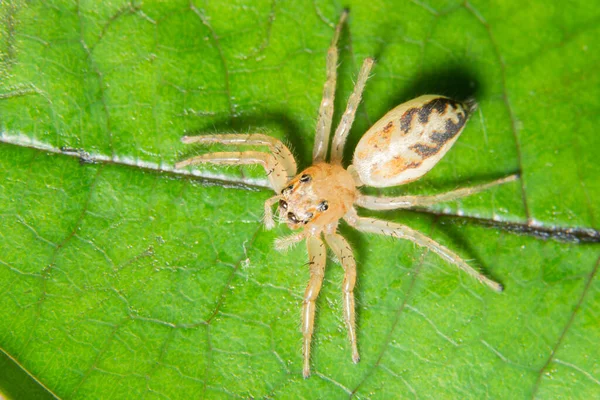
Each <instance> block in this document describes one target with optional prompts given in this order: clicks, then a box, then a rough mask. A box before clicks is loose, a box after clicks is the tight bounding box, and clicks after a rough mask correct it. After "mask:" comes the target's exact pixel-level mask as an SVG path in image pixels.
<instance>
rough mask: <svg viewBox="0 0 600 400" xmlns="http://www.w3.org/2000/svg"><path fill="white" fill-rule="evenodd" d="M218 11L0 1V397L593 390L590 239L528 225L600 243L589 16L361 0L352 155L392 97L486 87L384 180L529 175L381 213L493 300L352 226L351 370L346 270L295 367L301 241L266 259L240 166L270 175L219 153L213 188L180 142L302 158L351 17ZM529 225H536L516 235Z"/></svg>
mask: <svg viewBox="0 0 600 400" xmlns="http://www.w3.org/2000/svg"><path fill="white" fill-rule="evenodd" d="M219 3H221V4H216V3H213V2H193V3H189V2H182V1H170V2H160V1H148V2H144V3H137V2H131V3H129V2H124V1H114V2H102V4H100V3H99V2H82V1H79V2H69V1H63V0H60V1H59V0H57V1H49V2H39V1H31V2H25V1H20V0H12V1H8V2H3V3H0V57H1V58H0V134H1V143H0V177H1V178H0V319H1V320H2V324H0V350H2V352H3V353H4V356H3V358H2V361H1V362H2V363H3V365H6V368H5V367H2V370H3V371H7V372H6V373H0V375H1V376H0V390H3V391H5V392H6V394H7V395H8V396H14V397H21V398H22V397H23V396H24V397H36V396H37V395H36V394H35V393H39V391H47V392H48V394H49V395H54V396H57V397H60V398H72V399H76V398H90V397H93V398H126V397H127V398H142V397H143V398H198V397H203V398H221V397H243V398H249V397H252V398H257V397H284V398H287V397H295V398H317V397H318V398H342V397H348V396H350V395H353V396H356V397H357V398H391V397H396V398H397V397H401V398H411V397H415V398H416V397H419V398H436V399H437V398H475V399H479V398H485V397H489V398H551V397H552V398H582V399H584V398H585V399H587V398H594V397H598V396H599V395H600V361H599V360H600V357H598V355H599V354H598V343H600V330H598V319H599V315H598V310H599V309H600V283H599V282H598V276H597V275H598V274H597V271H598V268H599V256H600V248H599V247H598V245H597V244H594V243H591V244H590V243H583V242H580V243H572V242H571V243H565V242H559V241H556V240H546V241H545V240H541V239H540V238H538V237H534V236H533V235H532V233H535V232H538V233H544V234H547V235H550V236H558V235H559V234H561V233H562V234H565V235H567V236H568V235H571V236H572V235H579V236H580V237H594V235H596V236H595V237H596V238H597V235H598V218H599V211H600V203H599V202H598V201H597V199H598V198H599V197H600V180H599V179H598V176H600V164H599V163H598V162H597V160H598V156H599V155H600V154H599V152H598V149H600V136H599V135H597V132H596V130H597V126H598V124H599V122H600V75H599V74H598V73H597V70H598V67H599V66H600V43H599V42H598V41H597V39H596V38H597V37H598V36H599V35H600V24H598V21H599V17H600V10H599V9H598V7H596V6H594V5H593V4H592V2H584V1H580V2H572V3H569V4H567V3H565V2H560V1H533V2H527V3H526V4H524V3H522V2H516V1H508V2H506V1H499V2H485V1H473V2H452V1H427V2H420V1H393V2H383V1H370V2H359V1H353V2H350V3H349V8H350V10H351V13H350V18H349V22H348V24H347V27H346V28H345V29H344V31H343V34H342V41H341V50H340V68H339V70H338V71H339V81H338V91H337V97H336V117H337V118H339V115H340V114H341V112H342V111H343V109H344V107H345V100H346V99H347V97H348V95H349V93H350V92H351V90H352V82H353V79H354V78H355V76H356V73H357V71H358V69H359V67H360V64H361V62H362V60H363V59H364V58H365V57H367V56H375V57H376V59H377V64H376V66H375V68H374V71H373V77H372V78H371V79H370V80H369V82H368V84H367V88H366V91H365V94H364V101H363V104H362V105H361V107H360V108H359V111H358V114H357V118H356V122H355V125H354V128H353V130H352V132H351V135H350V139H349V143H348V149H347V152H346V155H347V157H346V158H347V159H350V158H351V155H352V149H353V148H354V146H355V144H356V143H357V142H358V140H359V139H360V136H361V134H362V132H364V131H365V130H366V129H367V128H368V127H369V126H370V125H372V124H373V123H374V122H375V121H377V119H379V118H380V117H381V116H383V115H384V114H385V113H386V112H387V111H388V110H390V109H391V108H393V107H394V106H395V105H397V104H400V103H401V102H404V101H406V100H409V99H410V98H413V97H416V96H417V95H420V94H423V93H440V94H445V95H450V96H452V97H456V98H466V97H469V96H474V97H476V98H477V100H478V103H479V109H478V111H477V113H476V114H475V115H474V117H473V118H472V119H471V121H470V122H469V124H468V126H467V128H466V129H465V131H464V132H463V134H462V136H461V138H460V139H459V140H458V142H457V143H456V145H455V146H454V148H453V149H452V150H451V151H450V152H449V153H448V155H447V156H446V157H445V158H444V159H443V160H442V161H441V162H440V163H439V164H438V165H437V166H436V167H435V168H434V169H433V170H432V171H431V172H430V173H428V174H427V175H426V176H425V177H424V178H423V179H421V180H419V181H417V182H414V183H411V184H409V185H407V186H404V187H401V188H394V189H390V190H385V191H384V192H385V193H413V194H432V193H437V192H442V191H445V190H451V189H454V188H457V187H460V186H467V185H472V184H476V183H482V182H486V181H489V180H491V179H495V178H498V177H502V176H505V175H509V174H511V173H514V172H519V173H520V174H521V179H520V180H519V181H518V182H514V183H511V184H507V185H504V186H502V187H498V188H494V189H492V190H490V191H488V192H485V193H481V194H477V195H474V196H471V197H469V198H466V199H464V200H460V201H457V202H453V203H448V204H442V205H438V206H435V207H432V208H430V209H426V210H422V211H421V212H385V213H372V214H368V213H364V214H365V215H367V214H368V215H373V216H375V215H377V216H379V217H381V218H384V219H388V220H393V221H397V222H402V223H406V224H408V225H410V226H411V227H414V228H415V229H418V230H420V231H422V232H423V233H425V234H427V235H429V236H431V237H432V238H433V239H435V240H437V241H439V242H440V243H442V244H444V245H446V246H447V247H449V248H451V249H453V250H455V251H456V252H457V253H459V254H460V255H461V256H463V257H464V258H466V259H468V260H469V262H470V263H471V264H472V265H475V266H478V267H481V268H482V269H483V270H484V271H485V272H486V273H487V274H489V275H490V276H491V277H493V278H495V279H497V280H499V281H500V282H502V283H503V285H504V286H505V288H506V290H505V292H504V293H502V294H496V293H491V292H490V291H489V290H488V289H487V288H485V287H482V286H481V285H479V284H478V283H477V282H475V281H474V280H472V279H471V278H469V277H468V276H465V274H464V273H462V272H460V271H457V269H456V268H455V267H453V266H452V265H449V264H447V263H445V262H443V261H442V260H441V259H439V258H438V257H437V256H435V255H434V254H430V253H428V252H427V251H425V250H423V249H421V248H417V247H415V246H414V245H413V244H411V243H409V242H405V241H399V240H392V239H389V238H384V237H379V236H372V235H366V234H361V233H358V232H356V231H353V230H351V229H350V228H348V227H346V226H342V228H341V232H342V233H343V234H344V235H345V236H346V237H347V238H348V240H349V241H350V242H351V243H352V244H353V247H354V251H355V254H356V257H357V261H358V286H357V289H356V295H357V313H358V340H359V350H360V352H361V361H360V363H359V364H358V365H354V364H352V362H351V354H350V349H349V343H348V341H347V337H346V331H345V327H344V323H343V319H342V305H341V293H340V283H341V281H342V279H343V271H342V269H341V267H339V266H338V265H337V264H336V263H335V260H333V259H330V260H329V261H328V269H327V272H326V276H325V283H324V286H323V289H322V292H321V294H320V297H319V300H318V303H317V305H318V313H317V320H316V331H315V336H314V342H313V343H314V346H313V358H312V361H311V363H312V367H313V376H312V377H311V378H310V379H308V380H304V379H302V377H301V368H302V356H301V350H300V349H301V334H300V332H299V318H300V312H299V311H300V307H301V303H302V294H303V291H304V286H305V285H306V282H307V280H308V268H307V267H306V263H307V257H306V252H305V249H304V247H303V246H298V247H296V248H294V249H292V250H290V251H288V252H287V253H284V254H281V253H278V252H276V251H275V250H274V249H273V240H274V239H275V238H276V237H279V236H282V235H285V234H289V231H288V230H287V228H285V227H283V226H281V227H278V228H277V229H275V230H274V231H265V230H264V229H263V228H262V226H261V218H262V207H263V202H264V200H266V199H267V198H268V197H270V196H271V193H270V192H269V191H268V190H266V189H260V188H257V187H256V186H255V185H246V184H244V185H235V184H231V183H228V182H227V181H228V180H245V181H246V182H251V183H252V182H257V181H260V180H261V179H262V180H263V181H264V179H263V178H264V177H263V175H264V174H263V173H262V172H261V170H260V169H258V168H244V169H241V168H237V167H235V168H234V167H231V168H217V167H202V168H199V169H198V171H199V172H198V174H201V175H204V176H208V177H219V178H220V179H212V178H210V179H198V178H194V177H192V176H189V175H182V174H179V173H173V172H172V166H173V164H174V163H175V162H176V161H179V160H181V159H183V158H186V157H189V156H191V155H193V154H196V153H198V152H202V151H203V149H199V148H191V149H190V148H186V147H185V146H184V145H183V144H181V143H180V140H179V139H180V137H181V136H183V135H184V134H194V133H206V132H210V133H212V132H239V133H246V132H261V133H267V134H269V135H272V136H274V137H277V138H279V139H282V140H284V141H286V143H289V144H290V145H291V146H292V147H293V148H294V152H295V154H296V155H297V159H298V161H299V164H300V165H301V167H306V166H308V165H309V163H310V155H311V152H312V145H313V136H314V126H315V121H316V117H317V110H318V107H319V104H320V101H321V94H322V87H323V83H324V80H325V55H326V52H327V48H328V46H329V43H330V41H331V38H332V36H333V27H334V25H335V21H336V20H337V18H338V17H339V15H340V13H341V11H342V6H341V5H340V4H338V3H336V2H327V3H326V4H321V3H320V2H309V1H302V2H284V3H280V2H275V1H274V2H266V1H254V2H241V1H233V2H227V4H225V3H223V2H219ZM215 148H216V147H215ZM73 155H76V156H75V157H74V156H73ZM86 160H87V161H93V160H95V161H97V162H96V163H86V162H82V161H86ZM373 193H379V191H373ZM485 221H491V222H488V223H486V222H485ZM519 227H520V228H523V227H525V228H527V229H528V230H529V234H525V235H515V234H514V233H511V232H510V231H509V229H508V228H512V229H513V230H514V229H519ZM525 228H523V229H521V230H527V229H525ZM19 371H21V372H22V371H26V373H25V375H22V376H20V377H19ZM15 377H16V378H15ZM8 382H18V384H16V385H15V384H12V385H10V384H8Z"/></svg>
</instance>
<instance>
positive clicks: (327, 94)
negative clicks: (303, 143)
mask: <svg viewBox="0 0 600 400" xmlns="http://www.w3.org/2000/svg"><path fill="white" fill-rule="evenodd" d="M347 17H348V10H344V12H343V13H342V15H341V16H340V20H339V22H338V24H337V26H336V27H335V34H334V35H333V39H332V41H331V46H329V50H327V80H326V81H325V86H324V87H323V99H322V100H321V105H320V107H319V118H318V120H317V131H316V133H315V144H314V147H313V163H314V164H316V163H317V162H322V161H325V159H326V158H327V148H328V147H329V134H330V133H331V120H332V119H333V100H334V97H335V83H336V81H337V61H338V49H337V42H338V39H339V38H340V33H341V31H342V25H344V21H345V20H346V18H347Z"/></svg>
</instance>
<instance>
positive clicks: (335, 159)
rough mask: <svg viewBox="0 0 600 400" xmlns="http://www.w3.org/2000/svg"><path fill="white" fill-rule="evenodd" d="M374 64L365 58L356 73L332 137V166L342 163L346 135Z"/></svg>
mask: <svg viewBox="0 0 600 400" xmlns="http://www.w3.org/2000/svg"><path fill="white" fill-rule="evenodd" d="M374 62H375V61H373V59H372V58H366V59H365V60H364V61H363V64H362V67H361V68H360V72H359V73H358V79H357V81H356V84H355V85H354V90H353V91H352V94H351V95H350V97H349V98H348V105H347V106H346V111H344V114H343V115H342V119H341V120H340V124H339V125H338V127H337V129H336V130H335V135H334V136H333V143H332V144H331V163H332V164H341V163H342V157H343V155H344V145H345V144H346V139H347V138H348V133H349V132H350V128H351V127H352V123H353V122H354V115H355V114H356V109H357V108H358V105H359V104H360V98H361V97H362V93H363V90H364V89H365V84H366V83H367V79H368V78H369V72H371V68H372V67H373V64H374Z"/></svg>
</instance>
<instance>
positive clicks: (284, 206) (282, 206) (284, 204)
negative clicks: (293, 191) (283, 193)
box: [279, 200, 287, 210]
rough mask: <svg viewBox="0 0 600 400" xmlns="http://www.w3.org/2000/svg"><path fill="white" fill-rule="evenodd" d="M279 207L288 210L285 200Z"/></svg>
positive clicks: (281, 201)
mask: <svg viewBox="0 0 600 400" xmlns="http://www.w3.org/2000/svg"><path fill="white" fill-rule="evenodd" d="M279 207H281V208H283V209H284V210H287V203H286V202H285V200H279Z"/></svg>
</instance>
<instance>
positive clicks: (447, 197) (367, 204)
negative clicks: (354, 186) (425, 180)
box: [354, 174, 519, 210]
mask: <svg viewBox="0 0 600 400" xmlns="http://www.w3.org/2000/svg"><path fill="white" fill-rule="evenodd" d="M518 178H519V176H518V175H516V174H515V175H510V176H507V177H505V178H502V179H497V180H495V181H492V182H488V183H484V184H483V185H477V186H471V187H466V188H460V189H456V190H452V191H450V192H446V193H440V194H434V195H431V196H398V197H379V196H369V195H366V194H359V195H358V197H357V198H356V201H355V202H354V204H356V205H358V206H360V207H363V208H368V209H369V210H393V209H399V208H412V207H426V206H430V205H432V204H437V203H442V202H446V201H452V200H456V199H459V198H461V197H466V196H470V195H472V194H475V193H479V192H482V191H484V190H487V189H489V188H491V187H494V186H497V185H501V184H503V183H507V182H512V181H515V180H517V179H518Z"/></svg>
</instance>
